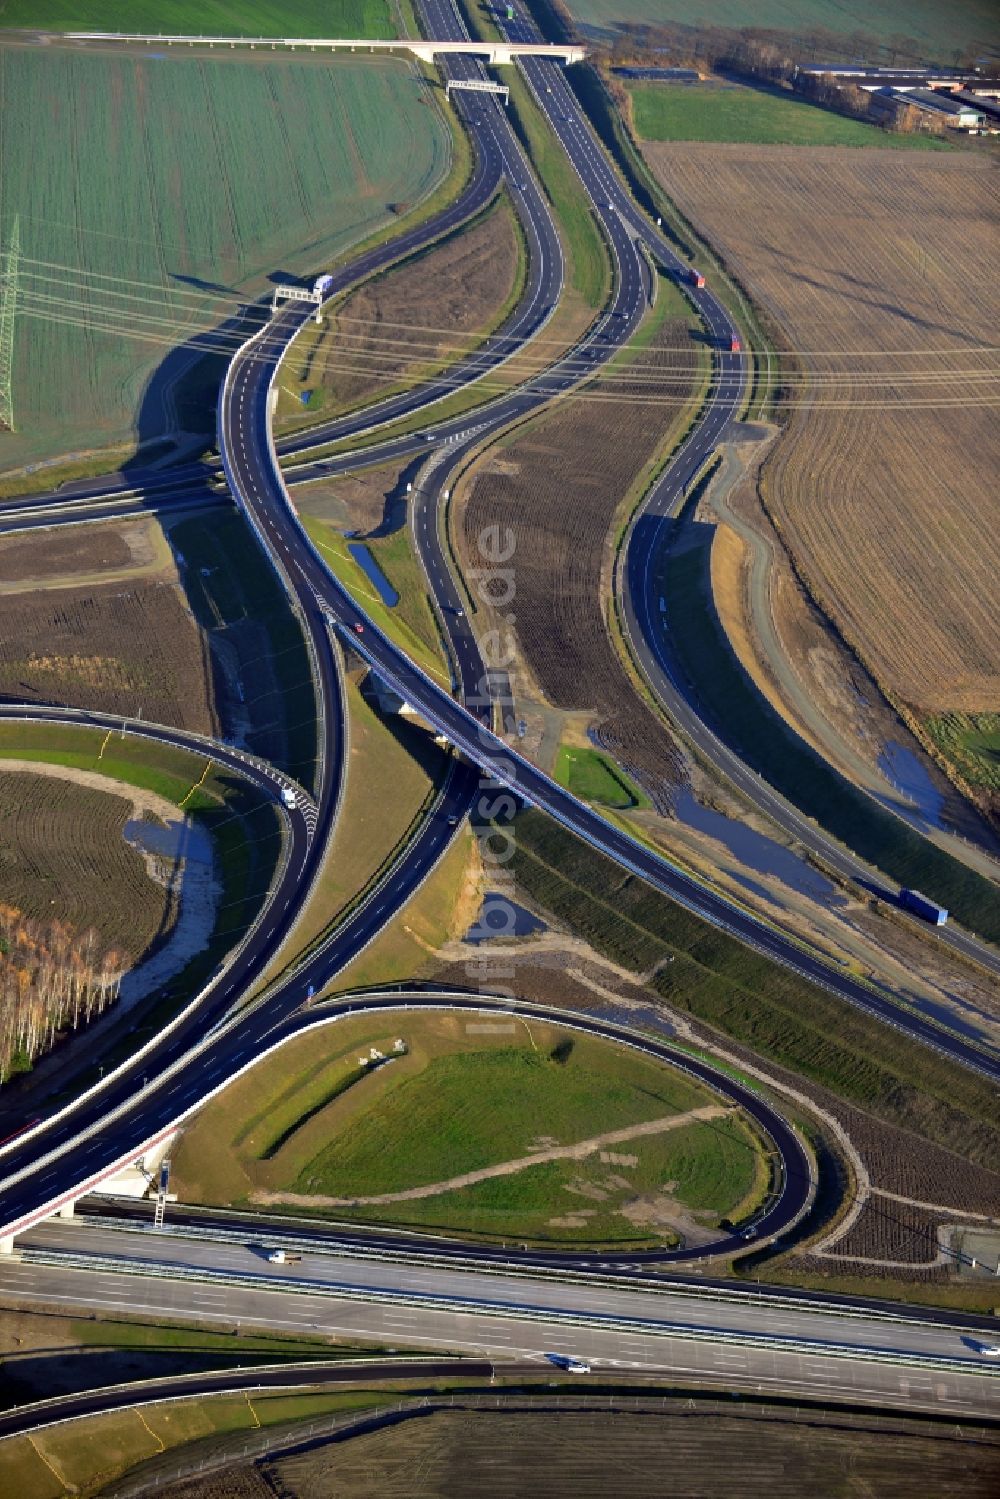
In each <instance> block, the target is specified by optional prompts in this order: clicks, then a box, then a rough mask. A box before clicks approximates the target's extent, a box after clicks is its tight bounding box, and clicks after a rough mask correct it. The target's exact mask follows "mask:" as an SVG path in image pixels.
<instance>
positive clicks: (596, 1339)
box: [0, 1223, 1000, 1431]
mask: <svg viewBox="0 0 1000 1499" xmlns="http://www.w3.org/2000/svg"><path fill="white" fill-rule="evenodd" d="M266 1251H267V1240H266V1239H261V1240H257V1241H255V1242H250V1243H247V1242H246V1241H245V1239H244V1241H243V1242H236V1241H233V1240H227V1241H223V1242H220V1241H213V1240H201V1241H196V1240H193V1239H191V1238H187V1237H181V1238H177V1239H174V1238H165V1237H164V1236H163V1235H144V1234H138V1233H129V1232H125V1233H123V1232H121V1231H120V1230H116V1231H112V1230H111V1229H109V1228H107V1227H102V1226H100V1225H98V1224H95V1223H82V1224H81V1223H50V1224H45V1225H43V1226H42V1227H41V1228H40V1229H37V1230H35V1231H33V1232H32V1233H31V1234H30V1235H28V1236H27V1238H26V1241H25V1258H24V1260H23V1261H22V1262H21V1263H19V1264H18V1265H16V1266H11V1267H9V1269H8V1278H9V1279H10V1282H11V1285H12V1287H13V1288H14V1289H15V1290H16V1294H17V1296H18V1298H19V1299H20V1300H21V1301H22V1302H27V1303H29V1304H30V1303H32V1302H36V1301H44V1302H45V1303H46V1304H55V1305H57V1306H58V1305H72V1306H85V1307H89V1308H92V1309H94V1310H95V1311H97V1312H98V1314H100V1312H102V1311H109V1310H111V1309H112V1308H113V1309H114V1311H115V1314H116V1315H121V1313H122V1312H123V1311H126V1312H129V1313H131V1314H133V1315H144V1316H147V1317H149V1316H157V1317H162V1316H167V1317H171V1316H176V1315H177V1314H178V1312H179V1311H182V1310H183V1312H184V1313H186V1314H187V1315H190V1314H191V1311H192V1309H194V1310H195V1314H196V1315H197V1317H198V1319H199V1321H202V1322H206V1323H209V1324H212V1323H215V1324H218V1325H220V1326H225V1327H228V1328H230V1329H232V1328H233V1327H234V1326H235V1325H238V1326H239V1327H240V1328H241V1329H251V1328H256V1327H267V1328H276V1329H282V1330H287V1331H292V1332H295V1333H297V1334H299V1336H302V1335H304V1334H312V1335H316V1334H330V1333H336V1334H338V1335H339V1336H342V1337H347V1338H352V1339H356V1340H358V1341H363V1340H371V1341H373V1342H377V1343H379V1344H380V1345H382V1346H383V1347H387V1348H388V1349H389V1350H390V1351H393V1350H394V1349H398V1348H405V1349H414V1348H423V1347H430V1348H437V1349H442V1348H446V1349H449V1350H451V1351H454V1352H461V1353H468V1354H473V1355H479V1356H482V1355H487V1356H488V1357H490V1358H491V1359H498V1360H502V1361H503V1362H504V1363H509V1362H511V1361H514V1360H518V1361H524V1360H528V1361H532V1362H535V1363H536V1365H537V1366H541V1365H542V1364H543V1361H544V1359H545V1355H546V1354H547V1353H550V1352H554V1353H556V1354H559V1355H563V1356H566V1357H573V1358H582V1359H585V1360H586V1361H588V1362H589V1363H590V1365H591V1367H592V1370H593V1373H594V1375H596V1376H598V1377H600V1375H601V1374H604V1375H605V1376H607V1375H618V1376H622V1375H626V1376H628V1377H630V1378H634V1377H635V1376H636V1375H638V1376H640V1377H642V1376H652V1375H657V1374H659V1375H660V1376H661V1377H662V1376H666V1377H668V1378H669V1379H670V1380H671V1381H672V1382H673V1381H674V1380H677V1381H679V1382H681V1383H698V1384H703V1385H708V1386H709V1387H712V1386H713V1385H715V1386H721V1387H722V1388H725V1389H741V1388H742V1389H745V1390H747V1391H750V1392H753V1393H755V1394H761V1393H768V1392H772V1391H779V1390H780V1391H784V1392H789V1391H791V1392H794V1393H796V1394H799V1395H802V1396H805V1397H807V1398H809V1399H818V1400H821V1401H823V1402H824V1403H828V1402H829V1403H837V1402H846V1403H851V1404H857V1405H877V1406H879V1407H887V1408H892V1407H896V1408H905V1409H912V1410H932V1411H935V1412H938V1413H940V1412H947V1413H949V1414H951V1415H952V1416H953V1417H958V1416H960V1415H962V1416H975V1417H979V1418H982V1419H993V1420H995V1419H996V1417H997V1415H998V1413H1000V1405H998V1395H1000V1378H998V1377H997V1374H996V1371H995V1370H993V1369H992V1367H991V1366H990V1364H989V1362H988V1361H987V1360H984V1358H983V1355H982V1353H981V1351H980V1350H981V1347H982V1345H983V1344H984V1343H988V1335H984V1334H983V1333H981V1332H978V1331H963V1330H962V1329H961V1328H960V1327H956V1326H952V1325H950V1324H941V1323H937V1322H933V1321H926V1320H922V1319H921V1320H917V1321H911V1320H909V1319H908V1318H907V1317H906V1314H905V1312H900V1313H899V1314H898V1315H897V1316H895V1317H886V1316H884V1315H880V1314H879V1313H878V1311H877V1310H876V1309H875V1308H869V1309H868V1312H867V1314H858V1315H844V1314H841V1313H839V1312H838V1311H837V1310H836V1309H833V1308H831V1309H829V1310H826V1311H823V1310H818V1309H816V1308H804V1307H802V1306H800V1305H797V1304H796V1303H795V1301H794V1300H789V1301H787V1302H780V1303H775V1302H773V1301H772V1302H770V1303H768V1304H767V1305H764V1304H761V1303H759V1302H757V1301H756V1299H755V1298H754V1297H753V1295H752V1294H749V1295H748V1294H745V1293H744V1294H743V1295H742V1296H734V1295H728V1296H727V1295H712V1294H705V1293H704V1292H699V1291H698V1290H697V1289H694V1290H692V1291H690V1292H686V1291H684V1290H683V1289H680V1288H677V1287H672V1288H664V1287H658V1288H646V1287H643V1286H641V1285H632V1286H629V1287H624V1286H620V1285H613V1284H606V1283H603V1282H601V1283H598V1282H591V1283H577V1282H568V1281H565V1280H560V1279H546V1280H541V1279H537V1278H536V1279H525V1278H522V1277H520V1276H511V1275H506V1274H504V1273H503V1272H502V1271H498V1272H496V1273H494V1274H491V1275H489V1276H485V1275H483V1273H482V1271H481V1270H469V1269H465V1268H451V1267H434V1266H430V1265H422V1266H417V1267H414V1266H412V1265H407V1264H397V1263H392V1262H380V1261H378V1260H374V1259H372V1258H362V1257H358V1256H353V1257H352V1256H349V1255H338V1256H335V1257H334V1256H328V1255H325V1254H322V1253H318V1252H311V1253H307V1254H305V1255H304V1256H303V1258H302V1260H301V1261H300V1262H297V1263H290V1264H286V1265H283V1266H272V1265H270V1264H268V1263H267V1260H266ZM251 1377H252V1376H251ZM0 1431H2V1427H0Z"/></svg>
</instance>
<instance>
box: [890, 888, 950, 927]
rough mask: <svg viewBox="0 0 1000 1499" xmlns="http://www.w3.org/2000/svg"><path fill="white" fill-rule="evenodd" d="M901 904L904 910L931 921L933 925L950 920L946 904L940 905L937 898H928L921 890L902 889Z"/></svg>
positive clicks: (940, 924) (939, 924) (941, 924)
mask: <svg viewBox="0 0 1000 1499" xmlns="http://www.w3.org/2000/svg"><path fill="white" fill-rule="evenodd" d="M899 904H900V905H901V906H902V908H903V910H904V911H910V912H912V914H913V915H914V916H919V917H921V918H922V919H923V920H924V921H929V922H930V923H931V924H932V925H933V926H944V924H945V922H946V921H947V920H948V912H947V911H946V910H945V908H944V906H939V905H938V903H937V901H936V900H928V899H927V896H926V895H921V894H920V891H919V890H901V891H900V892H899Z"/></svg>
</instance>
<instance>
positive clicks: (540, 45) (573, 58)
mask: <svg viewBox="0 0 1000 1499" xmlns="http://www.w3.org/2000/svg"><path fill="white" fill-rule="evenodd" d="M61 35H63V36H65V38H66V40H67V41H71V42H122V43H125V44H126V45H128V44H130V43H131V44H132V45H136V46H141V45H144V44H145V45H149V44H153V45H155V46H157V47H164V46H165V47H174V46H178V47H179V46H185V47H232V48H236V47H248V48H250V50H251V51H254V50H256V49H257V48H258V47H261V48H266V49H270V50H271V51H274V50H276V49H277V48H278V47H291V48H292V49H294V48H297V47H301V48H304V49H306V50H307V51H310V52H408V53H410V54H411V56H413V57H419V58H420V60H421V62H434V61H436V59H437V58H439V57H442V56H444V55H445V54H446V53H457V54H459V55H460V56H465V57H479V58H482V59H483V61H484V62H488V63H491V64H493V66H495V67H496V66H501V67H502V66H504V65H506V64H508V63H512V62H513V61H514V59H515V58H517V57H546V58H549V59H550V60H552V61H554V62H561V63H564V64H565V65H566V66H567V67H568V66H569V65H570V64H571V63H574V62H583V60H584V58H585V57H586V55H587V52H586V49H585V48H584V47H575V46H573V47H571V46H560V45H558V44H556V43H550V42H504V41H464V42H458V41H435V40H433V39H431V40H427V39H425V38H423V37H420V38H416V37H397V38H395V39H394V40H392V41H368V40H366V39H365V38H364V37H361V38H354V39H353V40H351V39H345V38H343V37H318V36H170V35H168V34H167V33H165V32H161V33H154V32H138V31H68V32H63V33H61Z"/></svg>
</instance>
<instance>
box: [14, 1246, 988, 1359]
mask: <svg viewBox="0 0 1000 1499" xmlns="http://www.w3.org/2000/svg"><path fill="white" fill-rule="evenodd" d="M23 1259H24V1261H25V1262H26V1263H30V1264H36V1265H47V1266H50V1267H52V1268H60V1269H67V1268H68V1269H86V1270H90V1271H98V1272H100V1271H102V1270H103V1271H105V1272H110V1273H112V1274H115V1275H134V1276H147V1277H148V1276H149V1275H150V1274H151V1271H152V1270H154V1269H155V1270H158V1271H159V1274H158V1275H157V1278H158V1279H163V1280H171V1281H179V1282H181V1283H183V1284H202V1285H220V1286H226V1287H228V1288H231V1289H236V1290H249V1291H265V1292H274V1291H277V1292H279V1293H284V1294H291V1295H298V1296H302V1295H309V1296H318V1297H322V1298H324V1299H326V1300H330V1301H362V1302H367V1303H369V1304H370V1305H372V1306H386V1305H391V1306H405V1307H411V1308H413V1309H415V1310H417V1309H419V1310H422V1311H438V1312H455V1313H458V1314H461V1315H465V1316H468V1315H470V1314H471V1313H473V1312H475V1313H476V1314H478V1315H479V1316H483V1317H494V1318H497V1319H498V1320H506V1321H511V1320H518V1321H529V1322H541V1323H548V1324H552V1325H553V1326H561V1327H581V1328H595V1327H597V1328H603V1329H606V1330H610V1331H621V1332H631V1333H642V1334H644V1335H645V1336H647V1337H669V1338H678V1339H681V1340H682V1341H684V1342H694V1343H720V1344H725V1345H727V1346H733V1345H735V1346H739V1347H745V1348H761V1349H768V1350H770V1351H772V1352H776V1353H782V1352H787V1353H799V1354H811V1355H816V1356H819V1357H823V1358H840V1359H853V1360H863V1361H865V1362H868V1363H880V1364H885V1363H888V1364H894V1365H902V1366H904V1367H907V1368H921V1369H939V1370H945V1369H947V1370H949V1371H952V1372H958V1373H963V1374H966V1373H967V1374H978V1375H980V1376H981V1377H983V1378H993V1379H1000V1369H992V1368H986V1367H985V1366H984V1365H982V1364H980V1363H978V1362H975V1361H973V1360H972V1359H964V1358H958V1357H955V1356H952V1355H949V1354H923V1353H918V1352H906V1351H903V1350H899V1349H887V1348H869V1347H866V1346H863V1345H860V1346H859V1345H856V1344H850V1343H829V1342H824V1341H822V1340H821V1339H818V1338H817V1339H810V1338H798V1337H788V1336H783V1335H781V1334H778V1333H745V1332H730V1331H725V1330H720V1329H717V1328H708V1327H702V1328H699V1327H692V1326H691V1325H690V1324H685V1323H669V1322H654V1321H652V1320H650V1319H649V1318H646V1317H622V1316H616V1315H614V1314H612V1313H603V1312H585V1311H581V1312H576V1311H570V1310H568V1309H565V1308H559V1307H531V1306H521V1305H519V1304H518V1303H516V1302H509V1301H494V1302H480V1301H475V1300H473V1299H472V1298H471V1297H460V1296H439V1295H435V1294H434V1293H433V1292H423V1291H420V1292H416V1291H399V1290H390V1289H386V1290H379V1289H378V1288H376V1287H371V1286H347V1285H335V1284H331V1283H329V1282H326V1283H323V1282H319V1283H315V1282H312V1281H307V1280H302V1279H296V1278H294V1277H288V1278H285V1277H282V1279H280V1280H276V1279H275V1278H274V1277H273V1276H267V1275H254V1274H246V1275H239V1274H234V1273H232V1272H231V1271H224V1270H212V1269H209V1268H207V1267H194V1266H186V1265H178V1266H171V1267H169V1272H168V1273H167V1274H164V1273H163V1269H162V1267H154V1266H151V1264H150V1262H149V1261H148V1260H128V1259H117V1258H110V1257H106V1256H101V1255H97V1256H94V1255H82V1254H76V1253H75V1252H72V1251H69V1252H52V1251H48V1250H37V1249H29V1250H25V1251H24V1253H23Z"/></svg>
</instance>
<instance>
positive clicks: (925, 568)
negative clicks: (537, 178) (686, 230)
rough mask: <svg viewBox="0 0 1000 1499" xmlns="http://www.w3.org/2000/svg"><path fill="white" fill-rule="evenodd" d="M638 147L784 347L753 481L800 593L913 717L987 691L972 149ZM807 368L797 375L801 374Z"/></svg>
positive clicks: (985, 365) (991, 527)
mask: <svg viewBox="0 0 1000 1499" xmlns="http://www.w3.org/2000/svg"><path fill="white" fill-rule="evenodd" d="M646 153H647V156H648V159H649V161H650V163H651V165H652V166H653V168H654V170H655V171H656V172H657V174H658V175H659V176H660V179H661V180H662V181H663V183H664V185H665V186H666V188H667V190H668V191H669V192H670V194H671V197H672V198H673V199H674V200H675V201H676V202H677V204H678V205H679V207H680V208H681V210H682V211H683V212H684V213H685V214H686V215H687V216H688V217H689V218H690V219H691V221H692V222H693V223H694V224H695V225H696V226H697V227H698V229H699V230H700V231H701V232H702V233H704V234H705V235H706V236H707V237H708V238H709V239H710V240H711V241H712V242H713V244H715V245H717V246H718V247H719V249H720V251H721V253H722V255H723V257H724V259H725V260H726V261H727V263H728V264H729V265H730V266H731V267H732V268H733V269H734V271H735V272H736V273H737V274H738V275H739V277H740V279H741V280H742V281H743V282H744V284H745V285H746V286H747V287H748V289H749V290H750V292H751V293H752V295H753V296H754V297H755V298H756V299H757V301H758V302H759V303H760V304H761V305H762V306H763V307H764V308H765V309H766V311H767V313H768V315H769V316H770V318H771V319H772V321H773V323H774V324H775V325H776V326H777V328H778V329H779V330H780V331H781V333H782V334H783V336H784V338H785V340H786V341H787V345H788V346H789V347H790V348H791V349H792V350H794V351H795V362H794V363H786V362H784V361H783V362H782V366H781V368H782V374H783V376H784V377H785V384H784V404H785V405H786V407H787V411H788V429H787V433H786V435H785V436H783V437H782V438H781V439H779V441H778V443H777V445H776V446H775V448H774V449H773V451H772V453H771V454H770V456H769V457H768V459H767V461H766V463H765V465H764V469H763V475H762V494H763V497H764V500H765V503H766V506H767V508H768V511H769V513H770V515H771V517H772V519H773V520H774V522H775V524H776V525H777V527H778V529H779V531H780V534H781V536H782V538H783V540H784V541H785V543H786V544H787V545H788V547H789V549H790V551H791V554H792V556H793V558H794V561H795V564H796V567H797V568H798V570H799V572H800V574H801V576H802V578H803V580H804V581H805V583H806V586H807V588H808V590H809V593H810V594H811V596H812V597H813V598H814V599H815V601H816V602H817V603H818V604H819V605H820V607H821V609H822V610H823V612H824V613H826V614H827V615H829V617H830V618H831V619H832V621H833V622H834V624H835V625H836V627H837V629H838V630H839V631H840V633H841V634H842V635H843V637H844V639H845V640H846V641H847V642H848V644H849V645H850V646H851V648H852V649H853V650H855V651H856V652H857V654H858V655H859V657H860V658H861V660H862V661H863V662H864V663H865V665H866V666H867V668H868V669H869V670H870V671H871V673H872V675H873V676H874V678H875V679H876V681H877V682H878V683H879V684H880V686H881V687H882V688H883V690H885V691H886V692H887V693H888V695H889V696H890V698H891V700H893V701H894V702H898V703H899V704H901V705H902V706H904V708H909V709H911V710H912V711H913V712H914V713H915V714H917V715H918V716H919V715H926V714H928V713H932V712H938V711H942V712H943V711H946V710H948V709H962V710H966V711H976V710H985V709H987V708H989V707H990V706H992V705H995V703H996V702H997V700H998V696H1000V617H998V615H997V612H996V610H995V609H991V608H990V607H989V604H988V600H989V599H990V597H991V596H992V594H993V592H994V590H995V580H996V577H997V575H998V572H1000V530H998V528H997V526H996V524H995V513H994V512H995V504H994V499H993V493H992V489H991V487H990V485H988V484H985V483H984V482H983V474H984V473H988V472H995V471H996V468H997V465H998V463H1000V435H998V429H997V424H996V421H995V418H994V411H993V409H992V408H991V404H990V403H991V402H994V401H995V400H996V398H997V394H998V378H997V377H998V368H997V360H996V355H995V353H994V352H992V350H991V347H990V346H991V345H992V344H993V343H995V339H992V338H991V336H990V332H989V330H990V329H991V328H992V327H993V325H994V322H995V310H996V307H995V285H994V278H993V272H992V258H993V247H994V246H995V239H996V211H997V206H998V200H1000V189H998V186H997V181H996V173H995V171H994V170H993V169H992V167H991V164H990V162H989V161H987V160H986V159H985V158H974V157H971V156H970V155H969V154H962V155H957V154H956V155H954V156H951V155H947V156H945V155H938V154H936V153H896V152H865V151H851V150H840V149H836V148H816V149H811V150H809V151H800V150H797V149H795V148H784V147H767V146H705V145H697V146H684V145H678V144H672V145H655V146H648V147H647V148H646ZM803 374H804V375H805V376H807V378H808V384H806V385H805V386H804V385H803V384H802V383H800V377H801V376H802V375H803Z"/></svg>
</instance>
